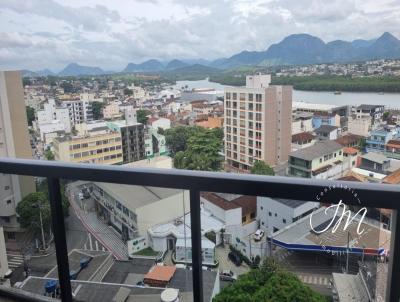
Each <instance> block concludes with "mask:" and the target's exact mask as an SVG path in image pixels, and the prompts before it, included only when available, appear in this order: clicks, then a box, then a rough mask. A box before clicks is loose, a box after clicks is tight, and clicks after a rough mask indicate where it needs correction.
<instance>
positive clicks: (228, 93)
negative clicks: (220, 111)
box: [226, 92, 231, 100]
mask: <svg viewBox="0 0 400 302" xmlns="http://www.w3.org/2000/svg"><path fill="white" fill-rule="evenodd" d="M226 99H227V100H230V99H231V93H230V92H227V93H226Z"/></svg>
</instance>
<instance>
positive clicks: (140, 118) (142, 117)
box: [136, 109, 149, 125]
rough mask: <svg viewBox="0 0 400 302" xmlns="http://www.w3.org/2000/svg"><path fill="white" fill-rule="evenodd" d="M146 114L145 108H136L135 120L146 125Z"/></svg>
mask: <svg viewBox="0 0 400 302" xmlns="http://www.w3.org/2000/svg"><path fill="white" fill-rule="evenodd" d="M147 115H148V112H147V111H146V110H142V109H140V110H138V111H137V112H136V116H137V121H138V122H139V123H141V124H143V125H146V124H147V120H148V119H149V118H148V117H147Z"/></svg>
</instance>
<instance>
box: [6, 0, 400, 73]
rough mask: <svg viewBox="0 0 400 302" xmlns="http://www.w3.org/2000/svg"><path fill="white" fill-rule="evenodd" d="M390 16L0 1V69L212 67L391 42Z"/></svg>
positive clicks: (317, 6) (334, 6) (274, 4)
mask: <svg viewBox="0 0 400 302" xmlns="http://www.w3.org/2000/svg"><path fill="white" fill-rule="evenodd" d="M305 7H307V10H305V9H304V8H305ZM396 8H400V4H398V3H396V2H395V1H390V0H388V1H382V2H380V3H379V4H374V2H373V1H351V2H348V1H341V0H339V1H331V2H330V3H329V4H326V3H322V1H302V2H299V1H297V2H296V3H293V2H291V1H244V0H243V1H218V2H214V1H201V2H200V1H185V2H183V1H180V0H171V1H162V2H160V1H157V0H151V1H150V0H149V1H133V2H129V3H128V2H126V1H122V0H120V1H114V2H113V3H100V2H99V1H86V2H85V4H82V3H81V2H79V1H69V2H68V4H64V3H62V2H60V1H58V2H57V1H55V0H46V1H45V2H43V1H36V0H31V1H27V2H26V3H24V6H21V5H19V4H18V2H17V1H0V15H1V16H2V18H1V21H0V24H1V27H2V30H1V31H0V42H1V43H0V45H1V46H0V68H2V69H32V70H39V69H43V68H50V69H52V70H53V71H59V70H60V69H62V68H63V67H64V66H65V65H66V64H68V63H70V62H77V63H79V64H82V65H88V66H99V67H101V68H103V69H105V70H118V69H122V68H123V67H125V66H126V64H127V63H129V62H134V63H138V62H142V61H145V60H146V59H150V58H156V59H160V60H164V61H168V60H171V59H175V58H179V59H195V58H203V59H210V60H213V59H217V58H220V57H229V56H231V55H233V54H235V53H237V52H240V51H242V50H265V49H266V48H267V47H268V46H269V45H271V44H273V43H277V42H279V41H280V40H281V39H283V38H284V37H285V36H287V35H290V34H294V33H309V34H311V35H315V36H318V37H320V38H322V39H323V40H324V41H325V42H328V41H332V40H335V39H343V40H353V39H359V38H361V39H371V38H376V37H378V36H380V35H381V34H382V33H383V32H385V31H389V32H391V33H392V34H394V35H395V36H397V37H398V36H400V30H399V29H398V28H399V26H398V25H399V21H400V15H399V13H398V11H399V10H398V9H397V10H396ZM349 28H351V29H352V30H349ZM366 28H368V30H366ZM216 29H220V30H216ZM221 33H223V34H221Z"/></svg>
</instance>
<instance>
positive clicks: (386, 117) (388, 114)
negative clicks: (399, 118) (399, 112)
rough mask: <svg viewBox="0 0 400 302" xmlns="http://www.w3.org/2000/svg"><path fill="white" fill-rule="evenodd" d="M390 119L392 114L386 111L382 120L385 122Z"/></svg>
mask: <svg viewBox="0 0 400 302" xmlns="http://www.w3.org/2000/svg"><path fill="white" fill-rule="evenodd" d="M389 117H390V112H389V111H385V112H384V113H383V116H382V119H383V120H384V121H387V120H388V119H389Z"/></svg>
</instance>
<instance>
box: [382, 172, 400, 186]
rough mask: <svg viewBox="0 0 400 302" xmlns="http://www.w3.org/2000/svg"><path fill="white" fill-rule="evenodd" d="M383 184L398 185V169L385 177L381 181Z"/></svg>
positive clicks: (399, 173) (399, 181)
mask: <svg viewBox="0 0 400 302" xmlns="http://www.w3.org/2000/svg"><path fill="white" fill-rule="evenodd" d="M382 182H383V183H385V184H392V185H397V184H400V169H398V170H396V171H394V172H393V173H392V174H389V175H388V176H386V177H385V178H384V179H383V180H382Z"/></svg>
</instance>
